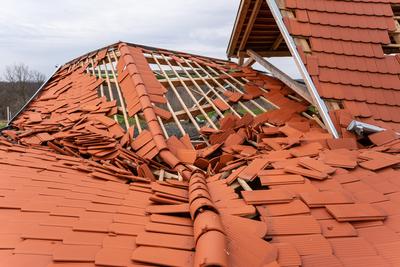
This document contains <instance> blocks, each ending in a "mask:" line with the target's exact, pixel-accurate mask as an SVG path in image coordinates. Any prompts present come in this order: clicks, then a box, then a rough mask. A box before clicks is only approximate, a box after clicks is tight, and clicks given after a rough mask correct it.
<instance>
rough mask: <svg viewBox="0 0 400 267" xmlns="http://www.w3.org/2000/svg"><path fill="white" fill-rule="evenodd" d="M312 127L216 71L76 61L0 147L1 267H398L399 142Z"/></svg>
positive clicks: (269, 93)
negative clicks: (338, 135) (335, 134)
mask: <svg viewBox="0 0 400 267" xmlns="http://www.w3.org/2000/svg"><path fill="white" fill-rule="evenodd" d="M333 119H334V121H335V123H336V124H337V125H340V126H341V127H346V126H347V124H348V123H349V122H350V121H351V120H352V119H353V117H352V116H351V114H350V113H346V112H345V111H343V112H336V113H335V114H334V116H333ZM321 125H322V124H321V122H320V120H319V119H318V117H317V116H315V114H312V113H310V108H309V106H308V103H307V102H306V101H304V100H302V99H301V97H300V96H298V95H297V94H296V93H295V92H294V91H292V90H291V89H290V88H289V87H287V86H286V85H285V84H284V83H282V82H281V81H279V80H278V79H276V78H273V77H271V76H267V75H264V74H262V73H260V72H257V71H255V70H253V69H251V68H249V67H242V66H239V65H237V64H235V63H232V62H229V61H224V60H217V59H211V58H206V57H201V56H196V55H191V54H187V53H183V52H174V51H168V50H164V49H156V48H151V47H145V46H139V45H134V44H128V43H117V44H114V45H111V46H109V47H106V48H103V49H101V50H98V51H95V52H92V53H89V54H87V55H84V56H82V57H80V58H77V59H76V60H73V61H71V62H69V63H67V64H65V65H63V66H61V67H60V69H59V70H58V71H57V72H56V73H55V74H54V75H53V76H52V77H51V78H50V80H49V81H48V82H47V83H46V84H45V85H44V86H43V87H42V89H41V91H40V92H39V93H38V94H37V96H36V97H35V98H34V99H33V100H32V101H31V102H30V103H29V104H28V105H27V106H26V107H25V109H24V110H22V111H21V112H20V114H19V115H18V116H17V117H16V118H15V119H14V120H13V121H12V123H11V125H10V127H9V129H7V130H3V131H2V133H1V137H0V168H1V176H0V218H1V220H0V248H1V249H0V266H139V265H167V266H300V265H303V266H321V265H325V266H365V265H368V264H369V265H371V264H372V265H374V266H390V265H393V266H395V265H399V264H400V257H399V255H400V253H399V252H400V251H399V249H400V236H399V231H400V227H399V226H400V220H399V218H400V209H399V208H398V205H399V202H400V180H399V173H400V171H399V170H398V167H399V166H400V157H399V154H398V152H399V150H400V140H399V137H398V135H396V134H395V133H394V132H392V131H390V130H388V131H384V132H380V133H375V134H372V135H369V136H368V138H364V139H363V140H361V141H362V143H360V142H357V137H356V136H355V135H354V134H352V133H350V132H343V137H342V138H340V139H333V138H332V137H331V135H330V134H328V133H327V132H326V130H325V129H323V128H322V127H321ZM322 126H323V125H322Z"/></svg>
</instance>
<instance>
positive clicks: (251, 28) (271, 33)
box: [226, 0, 291, 58]
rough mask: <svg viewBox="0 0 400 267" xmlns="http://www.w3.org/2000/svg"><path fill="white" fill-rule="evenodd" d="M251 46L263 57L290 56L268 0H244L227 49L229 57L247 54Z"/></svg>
mask: <svg viewBox="0 0 400 267" xmlns="http://www.w3.org/2000/svg"><path fill="white" fill-rule="evenodd" d="M248 49H251V50H253V51H255V52H256V53H257V54H259V55H261V56H263V57H283V56H291V54H290V52H289V49H288V47H287V46H286V43H285V41H284V40H283V37H282V35H281V33H280V31H279V27H278V25H277V24H276V22H275V19H274V17H273V15H272V13H271V11H270V9H269V8H268V5H267V2H266V1H265V0H241V2H240V6H239V10H238V13H237V16H236V20H235V24H234V27H233V30H232V34H231V38H230V40H229V44H228V49H227V51H226V53H227V56H228V57H229V58H237V57H239V56H241V55H242V56H244V57H247V55H246V51H247V50H248Z"/></svg>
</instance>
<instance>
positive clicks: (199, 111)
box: [4, 43, 318, 178]
mask: <svg viewBox="0 0 400 267" xmlns="http://www.w3.org/2000/svg"><path fill="white" fill-rule="evenodd" d="M277 110H279V111H277ZM306 110H307V105H306V103H304V102H303V101H301V100H300V99H299V98H298V96H297V95H296V94H295V93H294V92H292V91H291V90H290V89H289V88H287V87H285V86H283V84H282V83H281V82H280V81H278V80H277V79H274V78H272V77H269V76H265V75H262V74H260V73H258V72H256V71H254V70H252V69H251V68H244V67H239V66H238V65H236V64H234V63H230V62H227V61H221V60H212V59H209V58H205V57H199V56H193V55H190V54H185V53H179V52H171V51H167V50H160V49H154V48H146V47H141V46H137V45H129V44H125V43H119V44H116V45H113V46H110V47H106V48H104V49H102V50H100V51H96V52H93V53H90V54H88V55H85V56H83V57H80V58H78V59H76V60H74V61H72V62H70V63H68V64H66V65H64V66H62V67H61V68H60V69H59V70H58V71H57V72H56V73H55V75H54V76H53V77H52V78H51V79H50V80H49V81H48V83H47V84H46V85H45V86H44V87H43V88H42V89H41V91H40V93H39V94H38V95H37V97H36V98H35V99H34V101H32V102H31V103H30V104H29V105H28V106H27V107H26V108H25V110H24V112H23V113H21V114H20V115H19V116H18V117H17V118H15V119H14V120H13V121H12V126H14V127H16V128H17V129H18V131H13V130H10V131H5V132H4V133H5V134H7V135H8V136H10V137H11V138H13V139H14V140H18V141H19V142H20V143H21V144H25V145H40V144H42V143H47V144H48V145H49V146H51V147H52V148H53V149H54V150H56V151H58V152H59V153H62V154H64V155H70V156H79V157H86V158H92V159H94V160H97V161H101V160H111V162H112V163H113V165H114V166H115V167H121V165H124V166H125V167H128V166H126V163H125V160H131V161H135V162H136V161H138V160H139V159H144V160H146V161H150V162H153V163H155V162H154V161H152V160H153V159H155V158H156V157H160V158H161V159H162V162H163V163H164V164H166V166H165V165H160V164H159V163H157V164H153V165H154V166H152V167H155V168H156V169H166V168H167V169H171V170H175V171H178V173H179V175H183V176H185V177H186V178H188V173H187V172H185V170H187V168H186V166H184V165H182V163H185V164H189V165H193V164H194V163H195V159H196V158H195V156H194V155H193V153H194V152H193V146H192V145H191V144H190V141H189V140H191V142H193V143H195V144H197V145H198V146H200V147H201V146H204V145H206V144H209V143H210V144H216V143H218V142H219V140H222V139H224V138H226V137H227V136H228V135H229V133H226V134H221V133H220V132H219V129H220V128H223V129H224V128H227V129H228V128H230V127H231V125H230V122H231V121H232V118H238V119H241V120H242V121H243V123H244V122H246V121H249V122H250V121H253V118H254V123H255V124H260V125H263V124H265V125H278V126H279V125H282V124H283V123H285V121H286V120H289V119H290V118H291V117H293V116H296V115H297V116H299V115H298V114H300V113H302V112H303V114H304V115H305V116H310V115H308V114H307V113H305V111H306ZM264 112H266V113H264ZM266 114H268V115H266ZM220 119H222V122H224V123H225V124H224V125H221V124H220V122H219V120H220ZM316 121H318V119H317V118H316ZM204 133H214V135H213V136H214V137H213V138H211V139H210V140H208V139H206V138H204V136H203V135H202V134H204ZM179 138H180V140H181V141H183V143H185V144H186V145H185V146H183V147H179V146H177V143H180V141H179ZM132 152H134V154H133V153H132ZM136 165H137V166H140V165H141V164H136Z"/></svg>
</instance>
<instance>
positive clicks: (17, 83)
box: [4, 63, 45, 103]
mask: <svg viewBox="0 0 400 267" xmlns="http://www.w3.org/2000/svg"><path fill="white" fill-rule="evenodd" d="M4 79H5V81H6V82H8V83H9V86H10V88H12V89H13V90H14V91H15V93H16V94H17V95H19V96H20V101H21V102H22V103H25V102H26V101H27V100H28V99H29V97H30V96H31V95H32V94H33V93H34V91H35V90H36V89H38V88H39V86H40V84H42V83H43V82H44V80H45V76H44V74H42V73H40V72H38V71H36V70H30V69H29V67H28V66H27V65H25V64H24V63H20V64H14V65H11V66H7V67H6V69H5V72H4ZM18 102H19V101H18Z"/></svg>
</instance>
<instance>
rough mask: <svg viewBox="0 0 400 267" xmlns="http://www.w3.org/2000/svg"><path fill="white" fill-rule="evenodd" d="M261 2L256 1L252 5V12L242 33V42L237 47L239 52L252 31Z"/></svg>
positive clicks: (259, 0) (260, 0) (261, 0)
mask: <svg viewBox="0 0 400 267" xmlns="http://www.w3.org/2000/svg"><path fill="white" fill-rule="evenodd" d="M262 2H263V0H256V2H255V3H254V7H253V11H252V12H251V15H250V18H249V21H248V22H247V26H246V30H245V31H244V34H243V37H242V40H241V42H240V45H239V49H238V51H239V52H241V51H243V49H244V48H245V46H246V43H247V40H248V39H249V36H250V33H251V30H252V29H253V25H254V22H255V21H256V18H257V15H258V12H259V11H260V7H261V3H262Z"/></svg>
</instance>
